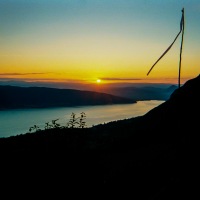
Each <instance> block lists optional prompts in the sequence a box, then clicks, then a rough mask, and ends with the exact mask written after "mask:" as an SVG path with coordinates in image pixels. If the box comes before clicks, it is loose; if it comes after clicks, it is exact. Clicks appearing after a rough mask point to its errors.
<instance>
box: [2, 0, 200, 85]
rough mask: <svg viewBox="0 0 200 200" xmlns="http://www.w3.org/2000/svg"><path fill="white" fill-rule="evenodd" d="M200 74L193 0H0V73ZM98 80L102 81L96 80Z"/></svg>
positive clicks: (43, 76)
mask: <svg viewBox="0 0 200 200" xmlns="http://www.w3.org/2000/svg"><path fill="white" fill-rule="evenodd" d="M183 7H184V9H185V35H184V46H183V55H182V73H181V82H182V83H184V82H185V81H186V80H188V79H190V78H194V77H196V76H197V75H199V73H200V1H199V0H0V80H15V79H17V80H26V81H48V82H59V81H61V82H72V83H73V82H74V83H76V82H79V83H95V84H101V83H109V82H113V81H114V82H162V83H177V77H178V64H179V52H180V43H181V36H180V37H179V38H178V40H177V41H176V43H175V44H174V46H173V47H172V49H171V50H170V51H169V52H168V53H167V54H166V56H165V57H164V58H163V59H162V60H161V61H160V62H159V63H158V64H157V65H156V66H155V68H154V69H153V70H152V72H151V73H150V75H149V76H147V75H146V74H147V72H148V71H149V69H150V67H151V66H152V65H153V63H154V62H155V61H156V60H157V59H158V57H159V56H160V55H161V54H162V53H163V52H164V51H165V50H166V48H167V47H168V46H169V45H170V44H171V43H172V41H173V40H174V38H175V36H176V35H177V33H178V32H179V29H180V20H181V10H182V8H183ZM98 79H101V82H100V83H97V82H96V81H97V80H98Z"/></svg>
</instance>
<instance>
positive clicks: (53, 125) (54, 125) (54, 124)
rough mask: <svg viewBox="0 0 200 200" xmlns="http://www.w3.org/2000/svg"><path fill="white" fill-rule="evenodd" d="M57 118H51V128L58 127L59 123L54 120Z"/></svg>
mask: <svg viewBox="0 0 200 200" xmlns="http://www.w3.org/2000/svg"><path fill="white" fill-rule="evenodd" d="M58 120H59V119H55V120H52V128H60V124H58V123H57V122H56V121H58Z"/></svg>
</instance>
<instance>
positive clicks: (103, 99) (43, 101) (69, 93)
mask: <svg viewBox="0 0 200 200" xmlns="http://www.w3.org/2000/svg"><path fill="white" fill-rule="evenodd" d="M135 102H136V101H134V100H131V99H128V98H125V97H118V96H114V95H110V94H105V93H98V92H91V91H81V90H72V89H55V88H45V87H17V86H0V109H12V108H45V107H62V106H85V105H106V104H122V103H135Z"/></svg>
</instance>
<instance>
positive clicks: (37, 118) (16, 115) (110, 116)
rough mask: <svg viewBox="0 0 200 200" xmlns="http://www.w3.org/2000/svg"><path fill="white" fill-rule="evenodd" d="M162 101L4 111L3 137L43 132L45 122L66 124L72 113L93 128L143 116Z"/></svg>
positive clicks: (0, 116) (1, 115)
mask: <svg viewBox="0 0 200 200" xmlns="http://www.w3.org/2000/svg"><path fill="white" fill-rule="evenodd" d="M163 102H164V101H157V100H152V101H138V102H137V103H135V104H118V105H105V106H82V107H65V108H45V109H17V110H4V111H0V137H9V136H14V135H18V134H24V133H27V132H28V130H29V128H30V127H31V126H33V125H37V126H39V127H40V128H41V129H44V126H45V123H46V122H51V121H52V120H55V119H59V120H58V121H57V122H58V123H60V124H61V125H66V124H67V122H68V121H69V119H70V116H71V113H72V112H74V113H75V114H76V116H77V117H79V116H80V113H81V112H85V114H86V125H87V127H91V126H93V125H97V124H101V123H107V122H110V121H114V120H120V119H126V118H132V117H136V116H141V115H144V114H145V113H147V112H148V111H149V110H151V109H152V108H154V107H156V106H158V105H160V104H161V103H163Z"/></svg>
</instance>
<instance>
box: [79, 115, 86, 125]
mask: <svg viewBox="0 0 200 200" xmlns="http://www.w3.org/2000/svg"><path fill="white" fill-rule="evenodd" d="M85 119H86V114H85V113H84V112H81V117H80V119H79V128H85V127H86V126H87V125H86V122H85Z"/></svg>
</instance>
